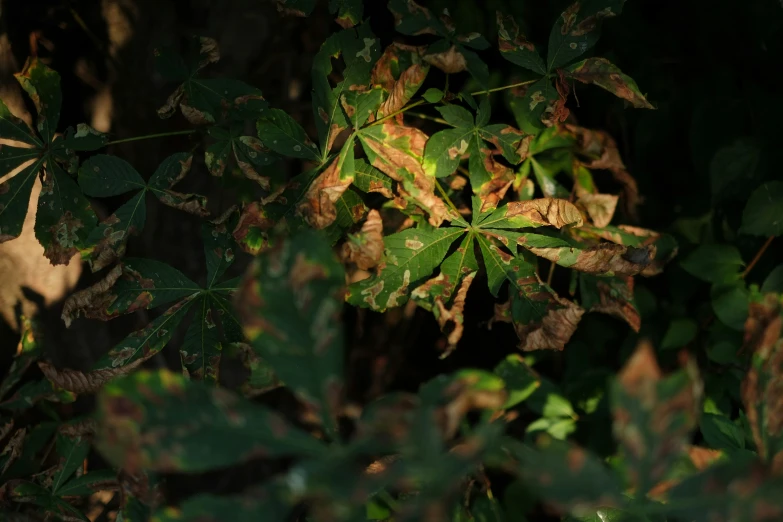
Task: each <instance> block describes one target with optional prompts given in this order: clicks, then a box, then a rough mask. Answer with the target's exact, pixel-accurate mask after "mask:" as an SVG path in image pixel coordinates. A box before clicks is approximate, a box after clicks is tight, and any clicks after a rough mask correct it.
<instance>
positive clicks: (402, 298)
mask: <svg viewBox="0 0 783 522" xmlns="http://www.w3.org/2000/svg"><path fill="white" fill-rule="evenodd" d="M464 233H465V230H464V229H462V228H455V227H448V228H438V229H434V230H431V231H430V230H425V229H408V230H403V231H402V232H398V233H396V234H392V235H389V236H386V237H385V238H384V247H385V250H384V257H383V260H382V261H381V264H380V265H379V266H378V269H377V273H376V274H375V275H373V276H371V277H369V278H367V279H364V280H362V281H359V282H357V283H354V284H352V285H350V286H349V287H348V295H347V296H346V298H345V299H346V301H348V302H349V303H351V304H352V305H354V306H362V307H368V308H370V309H372V310H375V311H379V312H383V311H385V310H386V309H387V308H393V307H396V306H401V305H403V304H405V303H406V302H407V300H408V297H409V294H410V292H411V290H413V288H415V287H416V286H417V285H418V283H419V282H420V281H423V279H424V278H426V277H428V276H429V275H430V274H431V273H432V271H433V270H435V268H436V267H437V266H438V265H440V263H441V261H443V258H444V257H446V253H447V252H448V250H449V247H450V246H451V244H452V243H453V242H454V241H455V240H456V239H457V238H458V237H459V236H460V235H462V234H464Z"/></svg>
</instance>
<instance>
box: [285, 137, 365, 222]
mask: <svg viewBox="0 0 783 522" xmlns="http://www.w3.org/2000/svg"><path fill="white" fill-rule="evenodd" d="M353 147H354V143H353V140H349V141H348V142H346V144H345V145H344V146H343V149H342V150H341V151H340V155H339V156H338V157H336V158H335V159H334V160H333V161H332V163H331V164H330V165H329V166H328V167H326V169H325V170H324V171H323V172H322V173H321V174H320V175H318V177H317V178H315V180H314V181H313V182H312V183H311V184H310V186H309V187H308V188H307V191H306V192H305V194H304V197H303V200H302V201H301V202H300V204H299V205H298V206H297V213H298V214H299V215H301V216H302V218H303V219H304V221H305V222H306V223H307V224H309V225H310V226H312V227H313V228H316V229H322V228H326V227H327V226H329V225H331V224H332V223H333V222H334V220H335V219H336V218H337V209H336V208H335V203H336V202H337V200H338V199H340V197H341V196H342V195H343V193H345V191H346V190H348V187H349V186H350V185H351V183H353V179H354V150H353Z"/></svg>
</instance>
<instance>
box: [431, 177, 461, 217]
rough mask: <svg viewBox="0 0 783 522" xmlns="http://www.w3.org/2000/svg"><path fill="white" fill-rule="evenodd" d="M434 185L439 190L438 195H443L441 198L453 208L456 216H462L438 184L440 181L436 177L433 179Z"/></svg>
mask: <svg viewBox="0 0 783 522" xmlns="http://www.w3.org/2000/svg"><path fill="white" fill-rule="evenodd" d="M435 186H436V187H438V192H440V195H441V196H443V199H445V200H446V203H448V205H449V207H451V210H453V211H454V213H455V214H456V215H457V216H462V214H460V213H459V210H457V207H456V205H454V203H452V201H451V198H449V195H448V194H446V190H445V189H444V188H443V187H442V186H441V185H440V181H438V180H437V179H436V180H435Z"/></svg>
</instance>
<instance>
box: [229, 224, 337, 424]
mask: <svg viewBox="0 0 783 522" xmlns="http://www.w3.org/2000/svg"><path fill="white" fill-rule="evenodd" d="M344 284H345V275H344V270H343V268H342V266H341V265H340V263H339V262H338V261H337V259H336V258H335V257H334V254H333V253H332V252H331V249H330V246H329V243H328V242H327V241H326V240H325V238H323V236H322V235H320V234H319V233H317V232H316V231H312V230H307V231H303V232H301V233H299V234H296V235H294V236H293V237H292V238H291V239H289V240H286V241H283V242H282V243H280V244H279V245H278V246H277V247H276V248H275V249H273V250H271V251H269V252H267V253H264V254H262V255H261V256H259V257H258V258H256V260H255V262H254V263H253V265H251V267H250V269H249V270H248V272H247V274H246V276H245V279H244V280H243V282H242V283H241V286H240V288H239V291H238V292H237V296H236V303H237V304H236V308H237V312H238V313H239V317H240V318H241V322H242V325H243V328H244V332H245V336H246V337H247V339H248V340H249V341H250V343H251V344H252V345H253V348H254V350H255V351H256V353H258V355H259V356H260V357H262V358H263V359H264V360H265V361H267V362H268V363H269V364H270V365H271V366H272V368H274V371H275V374H276V375H277V376H278V377H279V378H280V379H281V380H282V381H283V383H285V385H286V386H288V387H289V388H291V390H292V391H293V392H294V393H296V394H297V395H298V396H299V397H300V398H301V399H302V400H304V401H305V402H306V403H307V404H308V405H309V406H310V407H312V408H313V409H314V410H315V413H316V415H317V416H318V417H320V419H321V420H322V422H323V423H324V424H325V426H326V429H327V430H328V431H329V432H330V433H334V429H335V420H334V419H335V417H334V416H335V415H336V408H337V407H338V404H339V401H340V394H341V388H342V372H343V350H344V346H343V342H344V341H343V332H342V328H341V323H340V321H339V317H340V313H341V311H342V289H343V285H344ZM305 368H306V369H307V370H306V371H303V369H305Z"/></svg>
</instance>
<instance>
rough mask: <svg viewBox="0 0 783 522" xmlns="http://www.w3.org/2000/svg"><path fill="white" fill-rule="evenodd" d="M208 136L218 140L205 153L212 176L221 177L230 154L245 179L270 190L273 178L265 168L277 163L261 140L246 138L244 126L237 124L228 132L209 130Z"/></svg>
mask: <svg viewBox="0 0 783 522" xmlns="http://www.w3.org/2000/svg"><path fill="white" fill-rule="evenodd" d="M208 132H209V135H210V136H212V137H213V138H215V139H216V140H217V141H216V142H215V143H213V144H212V145H210V146H209V147H207V150H206V151H204V162H205V163H206V164H207V168H208V169H209V172H210V174H212V175H213V176H222V175H223V173H224V172H225V170H226V168H227V167H228V165H229V162H230V161H229V155H231V156H233V158H234V161H235V162H236V164H237V166H238V167H239V170H241V171H242V173H243V174H244V175H245V177H246V178H248V179H251V180H253V181H255V182H256V183H258V184H259V185H260V186H261V187H262V188H264V189H267V190H268V189H269V188H270V178H269V176H268V175H266V176H265V175H264V174H263V173H262V172H263V167H266V166H268V165H271V164H272V163H274V162H275V161H276V160H277V157H276V156H274V155H273V154H269V153H268V152H269V150H268V149H267V148H265V147H264V145H263V144H262V143H261V141H259V140H258V138H254V137H253V136H243V132H244V129H243V125H242V124H240V123H236V124H233V125H231V127H230V128H229V129H224V128H221V127H210V129H209V131H208Z"/></svg>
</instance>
